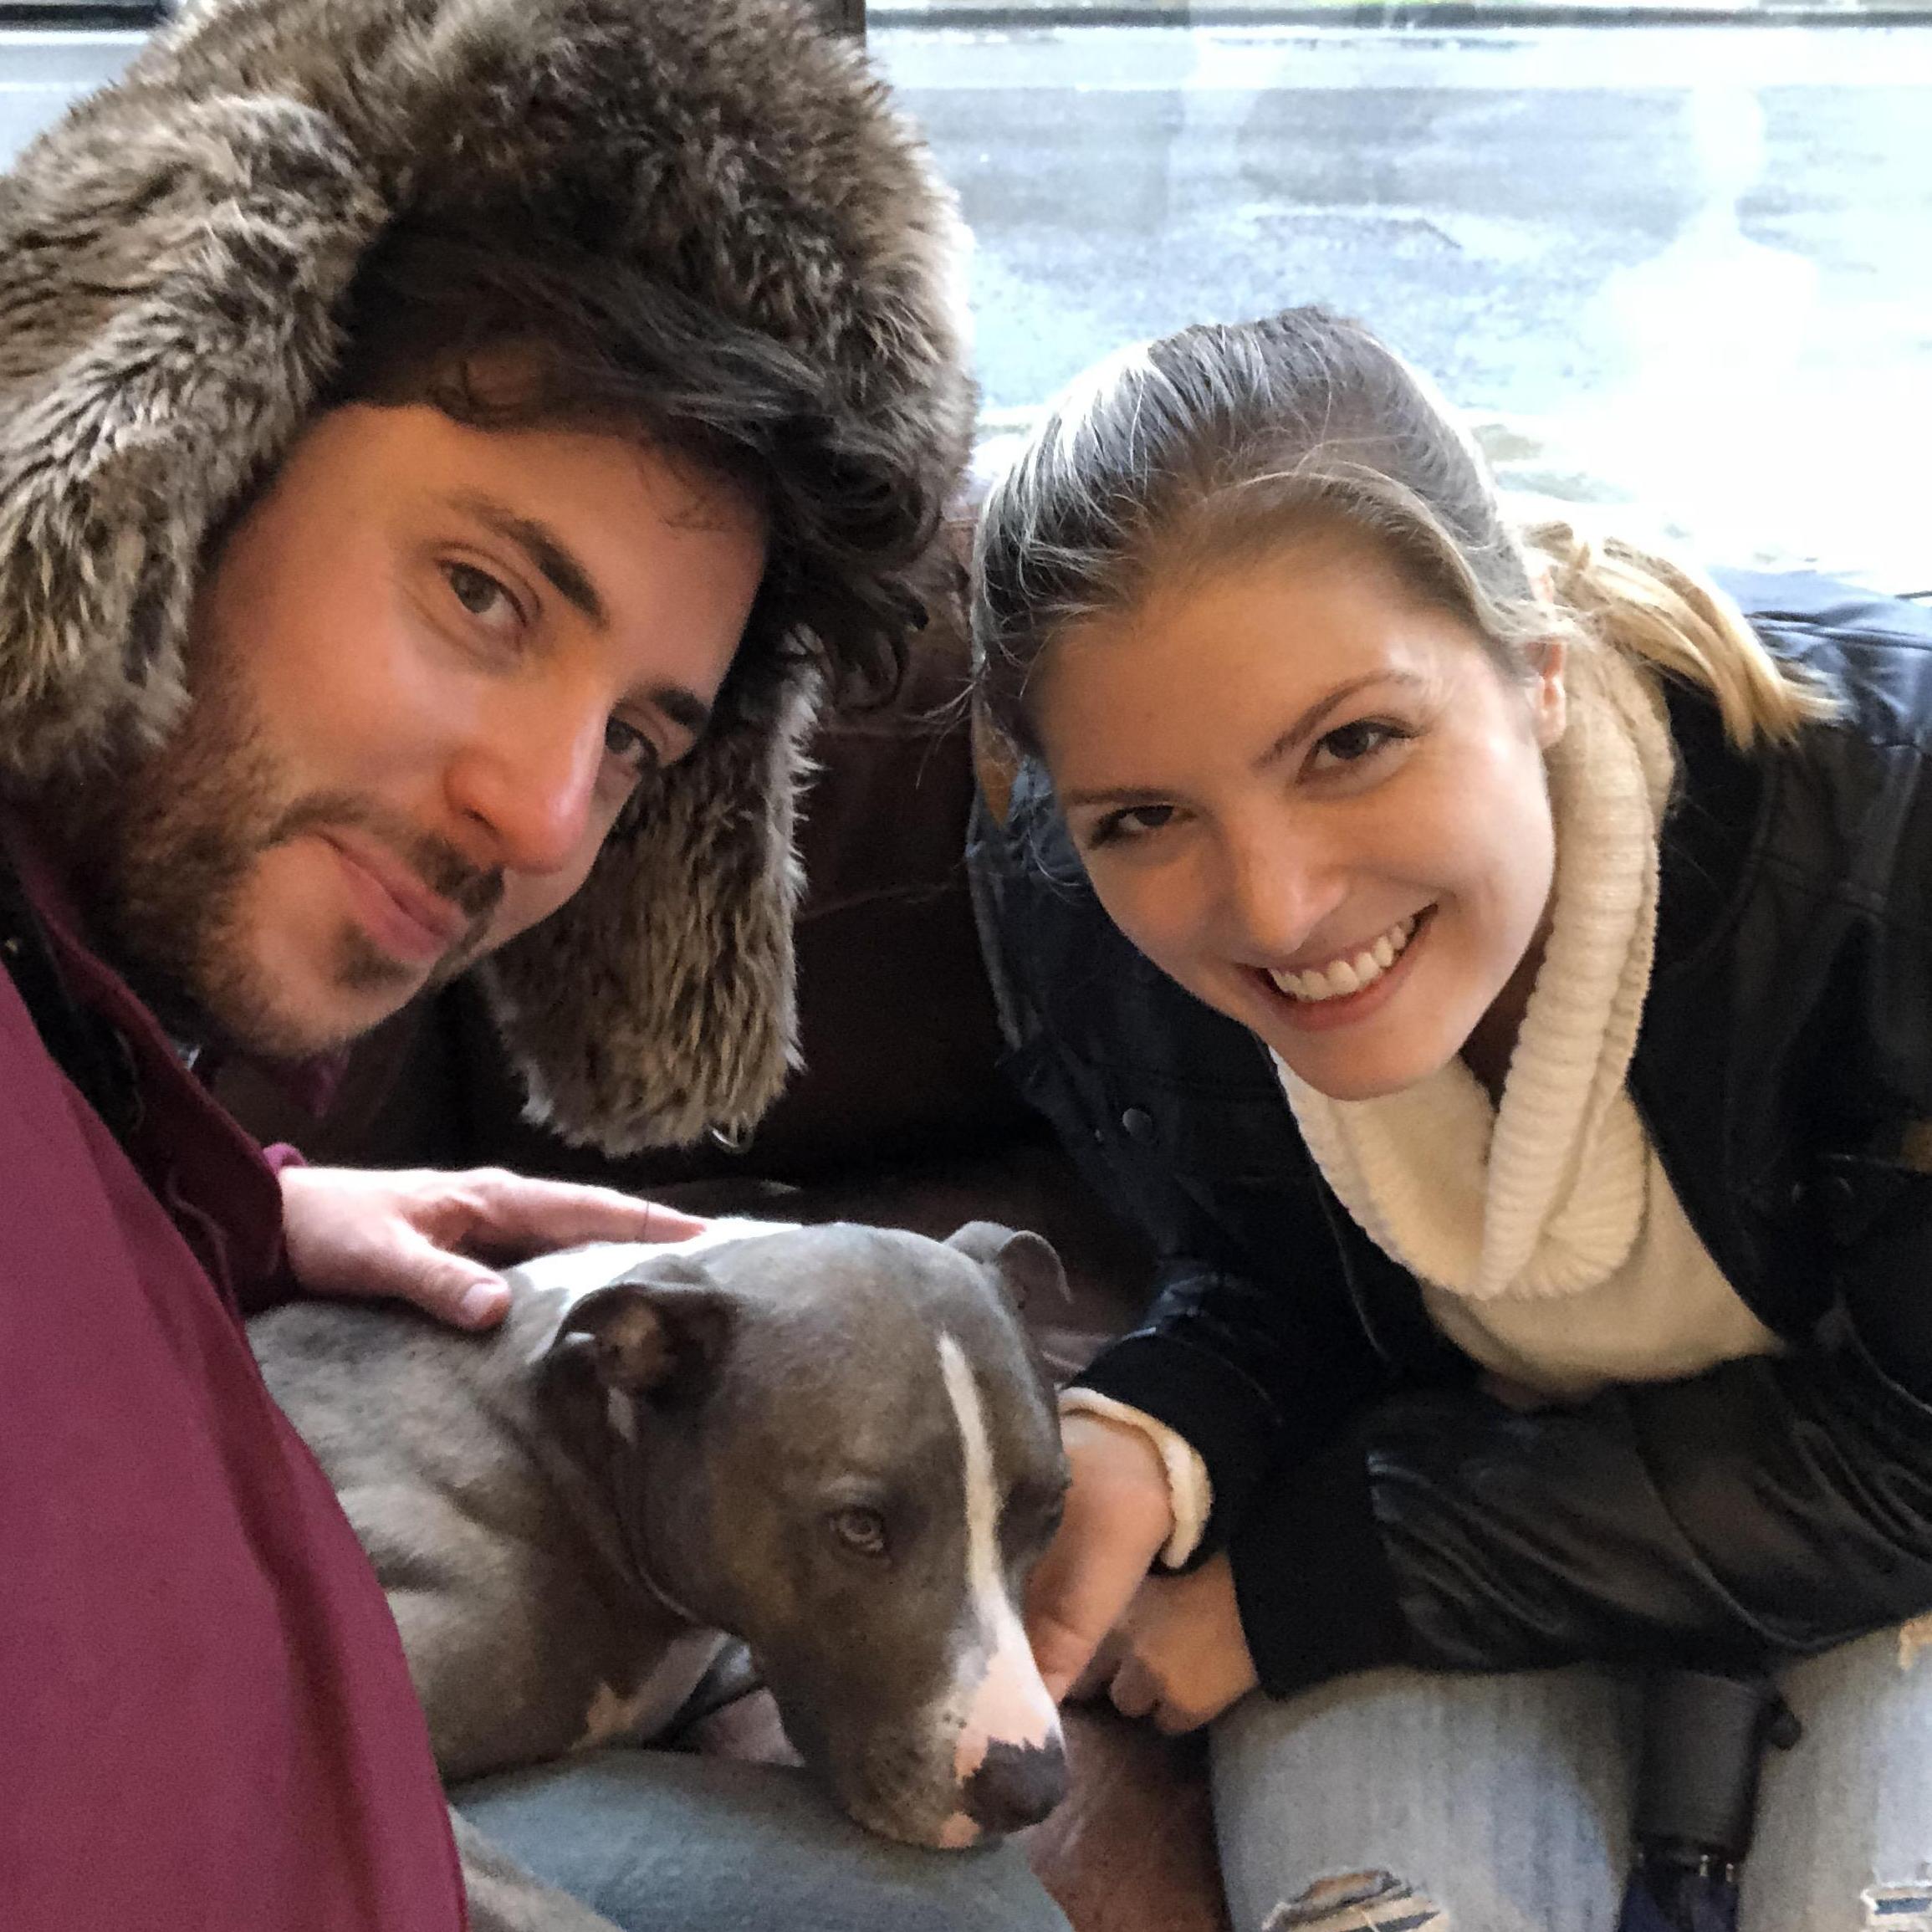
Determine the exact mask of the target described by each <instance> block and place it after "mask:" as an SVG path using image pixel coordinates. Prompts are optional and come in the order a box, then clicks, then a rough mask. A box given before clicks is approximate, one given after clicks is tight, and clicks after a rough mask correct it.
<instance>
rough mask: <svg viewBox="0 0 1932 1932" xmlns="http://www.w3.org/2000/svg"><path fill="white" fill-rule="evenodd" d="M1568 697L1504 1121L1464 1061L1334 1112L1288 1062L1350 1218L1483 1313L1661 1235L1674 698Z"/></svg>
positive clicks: (1613, 673)
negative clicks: (1548, 890)
mask: <svg viewBox="0 0 1932 1932" xmlns="http://www.w3.org/2000/svg"><path fill="white" fill-rule="evenodd" d="M1568 699H1569V721H1568V725H1567V728H1566V730H1565V732H1564V733H1563V736H1562V738H1561V739H1560V740H1559V741H1558V742H1557V744H1556V745H1555V746H1554V747H1552V748H1551V751H1550V753H1549V754H1548V769H1549V779H1550V797H1551V810H1552V813H1553V815H1554V818H1555V822H1556V882H1555V891H1554V895H1553V903H1552V907H1551V931H1550V937H1549V941H1548V944H1547V946H1546V949H1545V953H1544V957H1543V963H1542V965H1541V969H1539V971H1538V973H1537V975H1536V985H1535V987H1534V988H1533V989H1532V990H1531V995H1530V1001H1529V1006H1528V1009H1527V1010H1526V1013H1525V1015H1524V1017H1523V1024H1522V1028H1521V1032H1520V1033H1519V1035H1518V1036H1517V1040H1516V1044H1515V1051H1514V1052H1513V1053H1512V1055H1511V1056H1510V1068H1509V1073H1508V1076H1507V1078H1506V1079H1505V1082H1504V1086H1503V1094H1502V1101H1501V1104H1500V1107H1492V1105H1491V1104H1490V1098H1489V1095H1488V1094H1487V1092H1486V1091H1485V1090H1484V1088H1483V1086H1481V1084H1480V1082H1479V1081H1477V1080H1476V1078H1475V1075H1474V1074H1472V1073H1471V1072H1470V1071H1469V1068H1468V1067H1467V1066H1465V1065H1464V1062H1463V1061H1462V1060H1461V1058H1460V1057H1457V1058H1454V1059H1452V1060H1451V1061H1449V1064H1448V1066H1444V1067H1443V1068H1442V1069H1441V1070H1440V1071H1438V1072H1436V1073H1434V1074H1432V1075H1430V1076H1429V1077H1428V1078H1427V1079H1425V1080H1422V1081H1418V1082H1417V1083H1416V1084H1415V1085H1414V1086H1410V1087H1406V1088H1403V1090H1402V1091H1399V1092H1397V1093H1392V1094H1387V1095H1383V1096H1379V1097H1377V1098H1376V1099H1373V1100H1366V1101H1336V1100H1331V1099H1329V1098H1328V1097H1327V1096H1326V1095H1323V1094H1321V1093H1318V1092H1316V1090H1315V1089H1314V1088H1313V1087H1311V1086H1309V1085H1308V1084H1307V1083H1306V1081H1302V1080H1301V1079H1299V1078H1297V1077H1296V1075H1295V1074H1294V1073H1292V1072H1291V1071H1289V1069H1288V1068H1287V1067H1286V1066H1285V1065H1284V1064H1283V1063H1282V1062H1281V1061H1280V1057H1279V1056H1278V1055H1277V1056H1276V1060H1275V1065H1276V1066H1277V1068H1278V1069H1279V1071H1280V1076H1281V1081H1282V1085H1283V1086H1284V1087H1285V1089H1286V1091H1287V1095H1288V1100H1289V1104H1290V1105H1291V1107H1293V1109H1294V1112H1295V1117H1296V1122H1298V1123H1299V1125H1300V1127H1301V1133H1302V1137H1303V1138H1304V1140H1305V1141H1306V1142H1307V1145H1308V1147H1309V1150H1310V1151H1311V1153H1313V1155H1314V1156H1315V1158H1316V1161H1317V1162H1318V1163H1320V1165H1321V1171H1322V1173H1323V1174H1324V1175H1325V1176H1326V1178H1327V1180H1328V1183H1329V1185H1330V1186H1331V1187H1332V1188H1334V1190H1335V1192H1336V1193H1337V1195H1338V1196H1339V1197H1340V1199H1341V1200H1342V1204H1343V1206H1345V1207H1346V1208H1347V1209H1348V1211H1349V1213H1350V1214H1352V1215H1353V1216H1354V1217H1355V1219H1356V1220H1357V1222H1358V1223H1359V1224H1361V1226H1362V1228H1363V1229H1365V1230H1366V1231H1367V1233H1368V1234H1370V1236H1372V1239H1374V1240H1375V1241H1376V1243H1377V1245H1379V1246H1380V1247H1381V1248H1383V1250H1385V1251H1386V1252H1387V1253H1388V1254H1389V1255H1391V1256H1393V1259H1394V1260H1397V1261H1398V1262H1400V1263H1401V1264H1402V1265H1403V1266H1404V1267H1405V1268H1407V1269H1408V1270H1409V1271H1410V1272H1411V1273H1412V1274H1413V1275H1418V1276H1420V1277H1421V1278H1422V1279H1423V1280H1425V1281H1429V1282H1431V1283H1434V1285H1436V1286H1438V1287H1439V1288H1443V1289H1445V1290H1448V1291H1450V1292H1452V1293H1454V1294H1458V1295H1464V1296H1469V1297H1470V1298H1471V1299H1473V1300H1476V1301H1486V1300H1490V1299H1494V1298H1495V1297H1498V1296H1522V1297H1526V1298H1528V1297H1539V1296H1561V1295H1572V1294H1576V1293H1577V1292H1579V1291H1582V1290H1583V1289H1586V1288H1589V1287H1592V1286H1593V1285H1596V1284H1597V1283H1598V1282H1600V1281H1602V1280H1604V1279H1605V1278H1606V1277H1607V1275H1610V1274H1611V1273H1612V1272H1613V1271H1614V1270H1616V1269H1617V1268H1618V1266H1619V1265H1622V1263H1623V1260H1624V1259H1625V1257H1626V1256H1627V1255H1628V1254H1629V1252H1630V1250H1631V1247H1632V1245H1633V1243H1634V1241H1635V1240H1636V1238H1637V1234H1638V1229H1640V1227H1641V1226H1642V1224H1643V1213H1644V1198H1645V1181H1646V1175H1647V1172H1648V1147H1647V1143H1646V1141H1645V1137H1644V1132H1643V1123H1642V1122H1640V1121H1639V1120H1638V1116H1637V1110H1636V1108H1635V1107H1633V1105H1632V1103H1631V1101H1630V1098H1629V1096H1628V1093H1627V1092H1626V1091H1625V1088H1624V1077H1625V1075H1626V1074H1627V1073H1628V1070H1629V1066H1630V1056H1631V1054H1632V1051H1633V1050H1634V1048H1635V1045H1636V1042H1637V1028H1638V1020H1639V1019H1640V1018H1641V1016H1642V1014H1643V999H1644V994H1645V993H1646V991H1647V990H1648V986H1649V984H1650V966H1651V957H1652V951H1653V943H1654V939H1655V935H1656V925H1657V866H1658V851H1657V848H1658V828H1659V824H1660V822H1661V820H1662V816H1663V812H1664V802H1665V800H1666V798H1667V797H1668V795H1669V789H1670V784H1671V780H1672V778H1673V775H1674V769H1675V760H1674V754H1673V751H1672V747H1671V741H1670V736H1669V729H1668V728H1667V726H1666V724H1665V722H1664V705H1663V700H1662V697H1661V694H1660V693H1659V690H1658V689H1657V687H1656V683H1655V681H1654V680H1653V678H1652V677H1649V676H1648V674H1647V673H1646V672H1643V671H1642V670H1640V669H1638V668H1637V667H1634V666H1633V665H1632V664H1631V663H1629V662H1628V661H1627V660H1626V659H1625V658H1623V657H1622V656H1620V655H1619V654H1618V652H1615V651H1613V650H1607V649H1605V650H1601V651H1597V652H1588V653H1581V652H1579V653H1576V654H1574V655H1573V657H1572V668H1571V671H1570V675H1569V680H1568Z"/></svg>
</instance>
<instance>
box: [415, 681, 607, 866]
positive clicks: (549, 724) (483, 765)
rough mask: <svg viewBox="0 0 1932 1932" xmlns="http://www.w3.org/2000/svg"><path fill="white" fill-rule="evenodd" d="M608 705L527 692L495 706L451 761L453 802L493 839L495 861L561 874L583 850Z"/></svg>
mask: <svg viewBox="0 0 1932 1932" xmlns="http://www.w3.org/2000/svg"><path fill="white" fill-rule="evenodd" d="M606 729H607V708H606V706H605V705H604V704H603V703H601V701H599V702H597V703H591V702H590V701H589V700H588V699H587V698H580V697H575V696H572V695H571V694H569V693H558V694H552V695H549V696H548V697H545V698H538V697H536V696H534V695H533V694H531V693H528V692H524V693H519V694H516V695H515V696H514V697H513V698H509V701H508V702H505V703H500V704H498V706H496V707H495V708H494V709H493V714H492V715H491V716H489V717H488V718H483V719H479V720H478V723H477V728H475V729H474V730H473V732H472V733H470V734H469V736H468V739H467V740H466V742H465V743H464V744H463V745H462V746H461V747H460V748H459V749H458V750H457V753H456V755H455V756H454V758H453V759H452V761H451V765H450V771H449V779H448V788H449V794H450V802H451V804H452V805H453V806H454V807H455V809H456V810H457V812H458V813H459V814H460V815H462V816H463V818H464V819H465V820H468V822H470V823H471V824H473V825H476V826H477V827H478V829H479V831H481V832H483V834H485V835H486V836H487V838H488V846H489V851H488V863H489V864H491V865H494V866H503V867H504V868H505V869H506V870H509V871H520V872H539V873H541V872H554V871H560V869H562V868H563V867H564V866H567V865H569V864H570V862H571V861H572V860H573V859H575V857H576V856H578V854H579V853H580V851H581V850H582V847H583V844H584V841H585V837H586V836H587V835H588V833H589V831H590V823H591V813H592V807H593V805H594V804H595V797H596V789H597V776H598V774H599V772H600V771H601V769H602V767H603V759H604V755H605V744H604V739H605V733H606Z"/></svg>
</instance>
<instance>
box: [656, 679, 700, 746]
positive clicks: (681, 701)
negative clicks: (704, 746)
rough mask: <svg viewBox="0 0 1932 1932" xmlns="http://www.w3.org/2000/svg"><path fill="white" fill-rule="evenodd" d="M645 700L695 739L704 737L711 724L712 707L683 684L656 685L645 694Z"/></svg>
mask: <svg viewBox="0 0 1932 1932" xmlns="http://www.w3.org/2000/svg"><path fill="white" fill-rule="evenodd" d="M644 700H645V702H646V703H647V704H649V705H651V706H652V708H654V709H656V710H657V711H658V712H660V713H662V714H663V716H665V717H666V718H669V719H670V720H671V722H672V723H673V724H676V725H680V726H682V728H684V729H685V730H686V731H688V732H689V733H691V735H692V736H693V738H702V737H703V735H704V728H705V726H706V725H708V724H709V723H710V722H711V707H710V706H709V705H708V704H707V703H705V702H704V700H703V698H700V697H699V696H698V693H696V692H695V691H687V690H686V689H685V687H683V686H682V684H658V685H654V686H652V688H651V689H650V690H649V691H647V692H646V693H644Z"/></svg>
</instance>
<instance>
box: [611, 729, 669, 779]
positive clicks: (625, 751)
mask: <svg viewBox="0 0 1932 1932" xmlns="http://www.w3.org/2000/svg"><path fill="white" fill-rule="evenodd" d="M604 749H605V750H606V751H607V752H608V753H610V754H611V757H612V758H614V759H616V760H617V761H618V762H619V763H620V764H627V765H629V766H630V768H631V770H633V771H635V772H638V773H643V772H647V771H649V770H650V769H652V767H653V766H654V765H656V764H657V762H658V759H657V746H656V745H654V744H652V742H651V740H650V739H648V738H647V737H646V736H645V735H644V733H642V732H641V731H640V730H639V729H638V728H637V727H636V725H634V724H626V723H625V722H624V720H623V719H622V718H611V720H610V722H609V723H606V725H605V727H604Z"/></svg>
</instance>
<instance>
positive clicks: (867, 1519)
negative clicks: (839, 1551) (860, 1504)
mask: <svg viewBox="0 0 1932 1932" xmlns="http://www.w3.org/2000/svg"><path fill="white" fill-rule="evenodd" d="M828 1521H829V1522H830V1524H831V1532H832V1534H833V1536H836V1537H837V1539H838V1540H839V1541H840V1542H841V1544H843V1545H844V1546H845V1547H846V1549H848V1550H850V1551H852V1552H853V1554H854V1555H855V1556H884V1555H885V1554H886V1519H885V1518H884V1517H883V1516H882V1515H880V1514H879V1512H878V1511H877V1510H861V1509H850V1510H833V1511H832V1513H831V1517H830V1518H829V1519H828Z"/></svg>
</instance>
